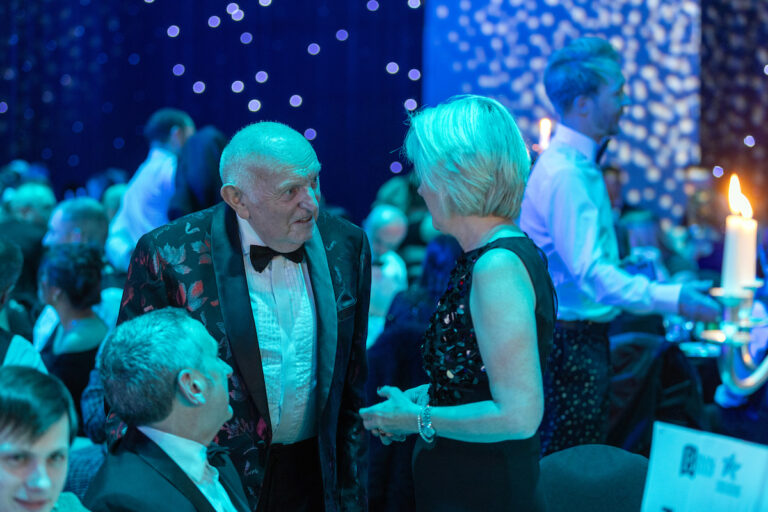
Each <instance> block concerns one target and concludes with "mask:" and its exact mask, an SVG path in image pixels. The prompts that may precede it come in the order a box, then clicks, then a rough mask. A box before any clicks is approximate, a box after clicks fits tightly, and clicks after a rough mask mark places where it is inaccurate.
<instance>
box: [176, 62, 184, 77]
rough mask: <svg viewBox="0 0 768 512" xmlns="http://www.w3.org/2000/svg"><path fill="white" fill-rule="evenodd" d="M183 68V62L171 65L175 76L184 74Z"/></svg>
mask: <svg viewBox="0 0 768 512" xmlns="http://www.w3.org/2000/svg"><path fill="white" fill-rule="evenodd" d="M185 69H186V68H185V67H184V64H176V65H175V66H173V74H174V75H176V76H181V75H183V74H184V71H185Z"/></svg>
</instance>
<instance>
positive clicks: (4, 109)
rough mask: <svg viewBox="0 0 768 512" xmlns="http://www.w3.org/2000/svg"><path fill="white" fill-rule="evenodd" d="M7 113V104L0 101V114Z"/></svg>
mask: <svg viewBox="0 0 768 512" xmlns="http://www.w3.org/2000/svg"><path fill="white" fill-rule="evenodd" d="M6 112H8V104H7V103H6V102H4V101H0V114H5V113H6Z"/></svg>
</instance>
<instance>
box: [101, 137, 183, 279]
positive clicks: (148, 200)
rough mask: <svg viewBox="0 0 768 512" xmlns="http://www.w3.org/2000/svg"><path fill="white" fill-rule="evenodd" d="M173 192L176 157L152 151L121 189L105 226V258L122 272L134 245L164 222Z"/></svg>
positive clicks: (162, 150) (158, 150) (170, 153)
mask: <svg viewBox="0 0 768 512" xmlns="http://www.w3.org/2000/svg"><path fill="white" fill-rule="evenodd" d="M175 191H176V155H175V154H173V153H172V152H170V151H168V150H166V149H163V148H158V147H155V148H152V149H150V150H149V155H148V156H147V159H146V160H144V163H142V164H141V166H139V168H138V169H137V170H136V174H134V176H133V178H131V181H130V182H129V183H128V187H127V188H126V190H125V195H124V196H123V200H122V203H121V204H120V209H119V210H118V211H117V213H116V214H115V217H114V219H112V222H110V224H109V236H108V237H107V243H106V246H105V250H106V255H107V259H108V260H109V262H110V263H112V265H114V266H115V268H116V269H117V270H121V271H126V270H127V269H128V264H129V263H130V258H131V254H132V253H133V249H134V248H135V247H136V242H138V241H139V238H141V236H142V235H143V234H145V233H149V232H150V231H152V230H153V229H155V228H158V227H160V226H162V225H164V224H167V223H168V208H169V206H170V204H171V198H172V197H173V194H174V192H175Z"/></svg>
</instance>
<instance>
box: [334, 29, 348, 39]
mask: <svg viewBox="0 0 768 512" xmlns="http://www.w3.org/2000/svg"><path fill="white" fill-rule="evenodd" d="M348 38H349V32H347V31H346V30H344V29H343V28H342V29H340V30H337V31H336V39H338V40H339V41H346V40H347V39H348Z"/></svg>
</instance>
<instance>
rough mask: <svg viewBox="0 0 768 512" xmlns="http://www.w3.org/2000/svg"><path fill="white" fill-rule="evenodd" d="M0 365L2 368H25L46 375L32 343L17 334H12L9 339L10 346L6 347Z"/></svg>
mask: <svg viewBox="0 0 768 512" xmlns="http://www.w3.org/2000/svg"><path fill="white" fill-rule="evenodd" d="M2 364H3V366H27V367H29V368H34V369H35V370H38V371H40V372H42V373H48V370H47V369H46V368H45V364H44V363H43V359H42V358H41V357H40V354H39V353H38V352H37V350H35V347H33V346H32V343H30V342H29V341H27V340H26V339H24V338H22V337H21V336H19V335H18V334H14V336H13V338H11V344H10V345H9V346H8V352H6V353H5V359H3V361H2Z"/></svg>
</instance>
